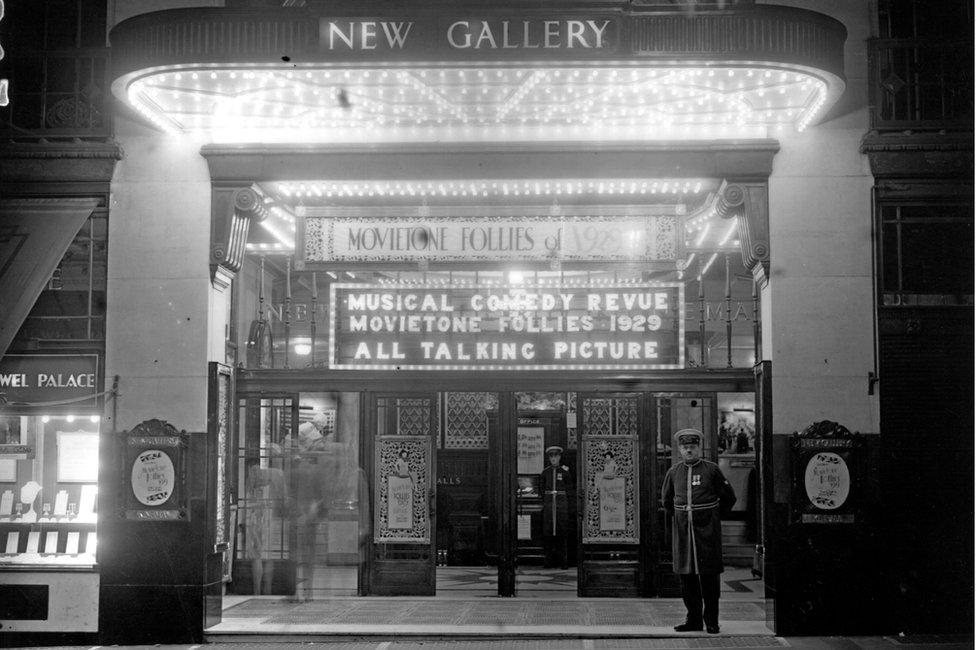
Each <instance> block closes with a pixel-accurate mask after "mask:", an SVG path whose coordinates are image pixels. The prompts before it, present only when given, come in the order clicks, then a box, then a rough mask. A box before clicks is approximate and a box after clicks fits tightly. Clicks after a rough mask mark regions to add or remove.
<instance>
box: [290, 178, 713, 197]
mask: <svg viewBox="0 0 976 650" xmlns="http://www.w3.org/2000/svg"><path fill="white" fill-rule="evenodd" d="M275 187H276V189H277V191H278V192H279V193H280V194H282V195H284V196H285V197H288V198H312V197H325V198H331V197H357V196H360V197H361V196H420V197H434V196H442V197H443V196H479V197H485V196H508V195H513V196H523V195H524V196H548V195H557V196H558V195H562V194H698V193H700V192H701V191H702V189H703V188H704V189H707V184H706V183H705V182H704V181H702V180H698V179H679V180H671V181H644V180H627V179H622V180H618V181H592V180H587V181H583V180H567V181H515V180H510V181H491V182H487V181H482V182H475V183H472V182H469V181H428V182H424V181H418V182H411V181H403V182H395V181H367V182H329V181H325V182H315V181H306V182H301V181H287V182H281V183H277V184H276V185H275Z"/></svg>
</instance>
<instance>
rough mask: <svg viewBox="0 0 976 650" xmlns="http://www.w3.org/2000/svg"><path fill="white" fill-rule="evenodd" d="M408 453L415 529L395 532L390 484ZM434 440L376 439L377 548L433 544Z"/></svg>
mask: <svg viewBox="0 0 976 650" xmlns="http://www.w3.org/2000/svg"><path fill="white" fill-rule="evenodd" d="M401 451H405V452H406V462H407V465H408V467H409V473H410V480H411V481H412V482H413V491H412V509H413V517H412V526H411V527H410V528H408V529H394V528H390V526H389V516H390V504H389V499H388V495H389V493H388V491H387V484H388V482H389V477H391V476H394V477H395V476H396V475H397V461H398V459H400V452H401ZM431 455H432V439H431V437H430V436H419V435H406V436H399V435H397V436H379V437H377V439H376V458H375V463H376V464H375V468H376V474H375V477H376V478H375V494H376V507H375V509H374V512H375V513H376V515H375V521H374V527H373V530H374V531H375V533H374V535H373V541H374V542H375V543H377V544H391V543H395V544H430V539H431V537H430V535H431V530H430V512H429V505H428V502H427V494H428V492H429V490H430V477H431V473H432V460H433V459H432V457H431Z"/></svg>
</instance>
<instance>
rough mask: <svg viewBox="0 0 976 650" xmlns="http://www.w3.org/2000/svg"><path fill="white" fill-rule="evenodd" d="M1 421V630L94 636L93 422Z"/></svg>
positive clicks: (53, 419)
mask: <svg viewBox="0 0 976 650" xmlns="http://www.w3.org/2000/svg"><path fill="white" fill-rule="evenodd" d="M0 419H2V430H3V441H2V442H0V603H2V604H0V625H2V626H3V627H2V629H3V630H4V631H5V632H41V631H44V632H47V631H58V632H64V631H78V632H94V631H96V630H97V625H98V571H97V562H96V557H95V553H96V548H97V543H98V538H97V531H96V528H97V512H96V503H97V496H98V427H99V421H98V417H97V416H85V417H75V416H34V415H30V416H27V415H4V416H0Z"/></svg>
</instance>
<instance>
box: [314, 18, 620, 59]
mask: <svg viewBox="0 0 976 650" xmlns="http://www.w3.org/2000/svg"><path fill="white" fill-rule="evenodd" d="M618 21H619V19H618V18H617V17H615V16H597V15H586V16H583V15H580V16H575V15H562V16H556V15H545V16H535V15H519V16H515V15H509V16H506V15H492V16H450V15H443V14H438V15H414V16H409V17H392V16H386V17H349V18H345V17H322V18H320V19H319V50H320V51H321V52H322V53H323V54H325V55H332V56H335V55H338V56H342V55H343V54H349V53H355V54H358V55H369V54H372V53H375V54H380V55H384V54H389V53H391V52H396V53H397V54H401V55H407V56H409V55H410V54H428V55H430V54H436V53H450V54H452V55H453V56H464V55H465V54H471V55H477V56H479V57H480V58H486V57H487V58H499V57H505V56H506V55H508V56H513V55H514V56H517V57H525V56H526V55H527V54H531V55H533V56H543V57H547V56H548V57H552V56H567V55H572V56H574V57H580V56H582V57H586V56H593V55H605V54H611V53H614V52H616V51H617V48H618V44H619V40H620V36H619V30H620V26H619V23H618Z"/></svg>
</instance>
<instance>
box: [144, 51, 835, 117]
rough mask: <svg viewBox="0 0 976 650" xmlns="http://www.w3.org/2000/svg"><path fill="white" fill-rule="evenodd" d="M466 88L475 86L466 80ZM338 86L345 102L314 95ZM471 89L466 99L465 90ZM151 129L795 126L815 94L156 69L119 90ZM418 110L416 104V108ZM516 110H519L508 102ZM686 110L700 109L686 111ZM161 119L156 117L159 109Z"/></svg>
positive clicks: (459, 76)
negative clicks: (232, 125) (233, 124)
mask: <svg viewBox="0 0 976 650" xmlns="http://www.w3.org/2000/svg"><path fill="white" fill-rule="evenodd" d="M471 84H476V85H471ZM337 86H339V87H343V88H347V87H348V93H349V97H350V99H351V100H352V101H350V103H349V105H348V106H339V105H338V103H336V102H333V101H331V99H330V100H329V101H328V102H323V101H322V99H323V98H322V96H323V95H329V94H330V93H335V92H336V88H337ZM472 96H473V97H476V98H477V99H476V100H475V101H474V102H471V101H467V97H472ZM128 97H129V100H130V103H132V104H133V105H134V106H136V108H137V109H139V110H140V112H142V113H143V114H144V115H146V117H147V118H148V119H150V120H151V121H153V122H154V123H155V124H157V125H158V126H161V127H163V128H168V129H172V127H173V125H172V124H171V123H170V120H185V122H184V123H183V126H184V128H187V129H206V128H211V129H214V130H220V129H222V128H223V127H224V126H226V124H227V119H228V118H230V120H231V121H234V120H235V119H236V120H237V121H239V122H242V124H245V125H248V126H251V127H260V126H262V124H263V127H264V128H271V129H275V128H278V129H289V128H294V127H295V126H296V125H295V122H294V121H295V120H299V121H302V122H303V124H302V125H301V126H306V127H314V128H332V129H337V128H350V127H352V128H355V127H357V126H358V127H360V128H364V129H368V128H372V127H375V126H376V125H378V124H379V125H388V126H392V127H401V126H416V125H423V124H428V123H429V124H437V125H448V126H450V125H461V126H463V125H466V124H467V125H471V124H474V125H477V126H493V125H499V126H500V125H512V124H514V125H518V124H519V123H521V124H523V125H524V124H528V123H533V124H535V123H539V125H541V126H545V125H555V124H561V125H564V126H569V127H572V126H580V125H582V126H589V127H590V128H593V127H599V128H602V127H603V126H605V123H606V122H607V121H611V122H618V121H619V122H621V123H622V124H624V125H633V126H641V125H643V126H654V125H655V121H665V120H666V121H670V122H671V125H672V126H677V125H679V124H681V123H687V124H692V125H694V126H706V125H709V124H731V123H735V124H736V125H739V126H745V125H746V124H762V125H770V124H771V123H772V124H776V123H784V122H786V123H789V122H793V121H794V120H797V119H798V120H799V122H798V123H797V127H798V128H801V129H802V128H805V127H806V126H807V125H808V124H809V123H810V121H811V120H812V119H813V118H814V117H815V115H816V113H817V112H818V111H819V109H820V108H821V107H822V105H823V103H824V101H825V100H826V84H825V83H824V82H823V81H822V80H820V79H817V78H815V77H813V76H812V75H809V74H806V73H800V72H791V71H775V72H774V71H772V70H768V69H767V70H761V69H758V68H732V67H728V68H724V69H715V68H709V69H702V68H694V69H688V68H684V69H681V68H629V69H625V68H620V69H614V68H576V69H547V70H531V69H528V68H504V69H496V70H483V69H468V70H465V69H460V70H459V69H440V70H431V69H422V68H420V69H418V68H410V69H400V70H378V69H373V70H369V69H352V70H350V69H346V70H329V69H314V70H305V71H304V72H303V71H287V72H285V71H281V70H272V69H267V70H257V71H255V70H237V69H231V68H220V69H212V70H209V71H207V72H203V71H189V72H161V73H158V74H153V75H147V76H144V77H141V78H139V79H137V80H135V81H133V82H132V84H131V85H130V86H129V91H128ZM425 107H426V110H423V109H424V108H425ZM516 108H518V109H519V110H516ZM696 108H698V109H700V110H695V109H696ZM167 115H168V116H169V119H166V118H165V116H167Z"/></svg>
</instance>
